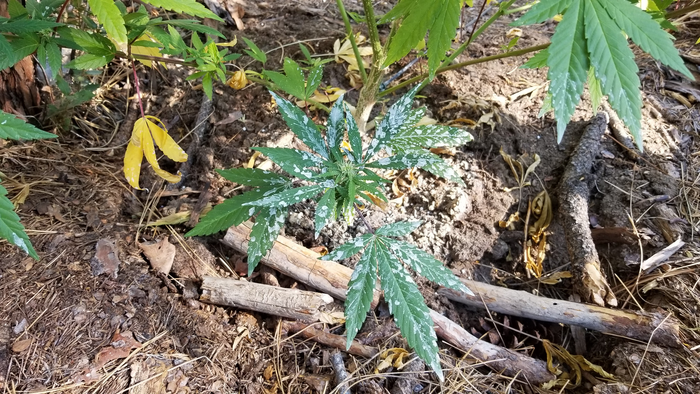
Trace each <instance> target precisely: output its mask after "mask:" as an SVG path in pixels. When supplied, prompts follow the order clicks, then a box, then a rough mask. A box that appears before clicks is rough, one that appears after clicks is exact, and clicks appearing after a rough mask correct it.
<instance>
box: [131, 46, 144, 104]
mask: <svg viewBox="0 0 700 394" xmlns="http://www.w3.org/2000/svg"><path fill="white" fill-rule="evenodd" d="M131 70H133V71H134V85H135V86H136V99H137V100H138V101H139V108H140V109H141V117H142V118H145V117H146V111H144V110H143V100H141V88H140V87H139V76H138V74H136V63H135V62H134V59H131Z"/></svg>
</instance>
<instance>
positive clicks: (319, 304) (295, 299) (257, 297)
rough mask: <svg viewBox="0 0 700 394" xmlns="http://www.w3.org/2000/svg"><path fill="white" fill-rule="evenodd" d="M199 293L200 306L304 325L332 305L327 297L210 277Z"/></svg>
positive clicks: (296, 290) (331, 300) (315, 318)
mask: <svg viewBox="0 0 700 394" xmlns="http://www.w3.org/2000/svg"><path fill="white" fill-rule="evenodd" d="M201 290H202V295H201V296H200V298H199V300H200V301H202V302H207V303H210V304H217V305H226V306H233V307H236V308H242V309H250V310H253V311H257V312H262V313H267V314H270V315H274V316H282V317H286V318H289V319H295V320H301V321H305V322H315V321H318V320H319V319H320V317H321V312H322V308H323V307H324V306H325V305H327V304H330V303H331V302H333V298H332V297H331V296H329V295H328V294H323V293H315V292H312V291H304V290H298V289H286V288H283V287H274V286H268V285H263V284H260V283H251V282H246V281H243V280H236V279H228V278H214V277H211V276H205V277H204V278H203V279H202V288H201Z"/></svg>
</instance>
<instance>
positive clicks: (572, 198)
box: [559, 113, 617, 306]
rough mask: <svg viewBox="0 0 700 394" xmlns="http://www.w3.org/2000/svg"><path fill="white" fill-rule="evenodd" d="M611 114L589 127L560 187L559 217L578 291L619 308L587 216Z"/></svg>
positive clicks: (596, 119) (602, 303) (599, 302)
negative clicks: (592, 177)
mask: <svg viewBox="0 0 700 394" xmlns="http://www.w3.org/2000/svg"><path fill="white" fill-rule="evenodd" d="M607 124H608V115H607V114H606V113H598V115H596V117H595V118H593V120H592V121H591V124H589V125H588V126H587V127H586V130H585V131H584V132H583V135H582V136H581V141H579V144H578V146H577V147H576V150H575V151H574V153H573V155H572V156H571V160H570V161H569V164H568V165H567V166H566V171H564V176H563V177H562V179H561V183H560V184H559V215H560V217H561V223H562V225H563V227H564V232H565V234H566V246H567V249H568V251H569V257H570V258H571V264H572V267H573V271H574V274H575V275H577V280H575V281H574V283H575V286H576V292H577V293H579V294H580V295H581V298H582V299H583V300H584V301H592V302H594V303H596V304H598V305H600V306H605V304H608V305H611V306H617V299H616V298H615V295H614V294H613V292H612V290H611V289H610V286H609V285H608V281H607V280H606V279H605V276H604V274H603V272H601V270H600V260H599V259H598V252H597V251H596V248H595V244H594V243H593V237H592V236H591V230H590V222H589V217H588V193H589V188H588V182H587V180H588V179H589V178H590V173H591V167H592V166H593V160H594V159H595V157H596V155H597V154H598V151H599V150H600V139H601V137H602V136H603V134H605V130H606V128H607Z"/></svg>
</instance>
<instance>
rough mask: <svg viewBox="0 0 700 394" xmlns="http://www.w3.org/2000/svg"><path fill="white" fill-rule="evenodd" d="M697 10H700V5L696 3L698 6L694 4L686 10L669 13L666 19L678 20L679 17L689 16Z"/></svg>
mask: <svg viewBox="0 0 700 394" xmlns="http://www.w3.org/2000/svg"><path fill="white" fill-rule="evenodd" d="M695 10H700V3H696V4H693V5H691V6H688V7H685V8H681V9H680V10H675V11H671V12H667V13H666V19H670V18H677V17H679V16H682V15H685V14H687V13H689V12H693V11H695Z"/></svg>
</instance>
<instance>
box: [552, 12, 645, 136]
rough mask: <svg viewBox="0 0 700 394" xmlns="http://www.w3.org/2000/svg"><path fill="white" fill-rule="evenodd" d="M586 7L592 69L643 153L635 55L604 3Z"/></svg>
mask: <svg viewBox="0 0 700 394" xmlns="http://www.w3.org/2000/svg"><path fill="white" fill-rule="evenodd" d="M605 1H608V0H605ZM584 5H585V7H584V10H585V20H586V39H587V42H588V52H589V56H590V62H591V65H592V66H593V67H595V72H596V77H598V79H600V82H601V86H602V88H603V93H604V94H606V95H607V96H608V101H609V102H610V106H611V107H613V109H615V111H616V112H617V114H618V115H619V116H620V119H622V121H623V122H625V124H626V125H627V127H628V128H629V129H630V132H631V133H632V136H634V139H635V141H636V142H637V146H638V147H639V150H642V149H643V147H642V125H641V119H642V97H641V91H640V90H639V89H640V88H639V86H640V83H639V77H638V76H637V71H639V69H638V68H637V64H636V63H635V62H634V55H633V54H632V50H631V49H630V48H629V47H628V46H627V40H626V39H625V36H624V35H623V34H622V32H621V31H620V29H619V28H618V27H617V25H616V24H615V22H613V21H612V19H610V16H609V15H608V13H607V12H606V11H605V9H604V8H603V6H602V5H601V4H600V0H586V1H584ZM552 101H553V102H554V101H555V100H554V99H553V100H552ZM554 105H555V106H556V103H554Z"/></svg>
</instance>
